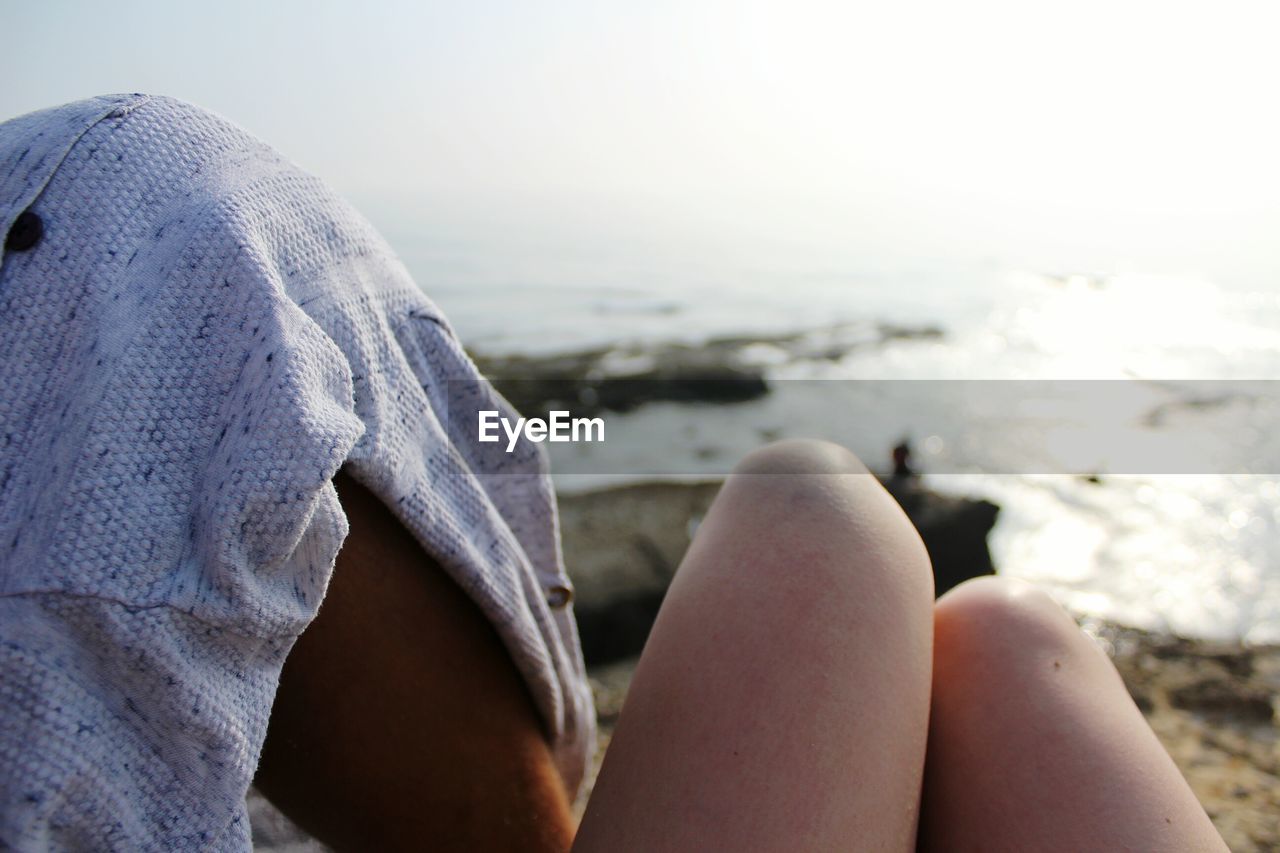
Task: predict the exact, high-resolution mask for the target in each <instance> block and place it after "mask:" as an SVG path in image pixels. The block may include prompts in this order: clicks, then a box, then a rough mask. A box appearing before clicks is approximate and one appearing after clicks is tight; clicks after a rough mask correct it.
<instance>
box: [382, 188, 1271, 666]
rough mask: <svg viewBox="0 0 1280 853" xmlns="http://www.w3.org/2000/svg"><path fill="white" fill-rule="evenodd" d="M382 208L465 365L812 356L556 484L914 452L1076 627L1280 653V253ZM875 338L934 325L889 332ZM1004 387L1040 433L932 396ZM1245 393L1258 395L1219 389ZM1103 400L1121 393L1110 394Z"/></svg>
mask: <svg viewBox="0 0 1280 853" xmlns="http://www.w3.org/2000/svg"><path fill="white" fill-rule="evenodd" d="M373 208H374V209H373V210H372V211H370V213H371V215H372V217H373V219H374V221H375V223H376V224H378V225H379V226H380V227H381V228H382V229H383V231H384V233H386V234H387V236H388V238H389V239H390V240H391V242H392V244H393V245H394V246H395V248H396V249H397V251H398V252H399V253H400V254H401V256H402V258H403V259H404V260H405V262H406V264H407V265H408V266H409V268H410V271H411V272H412V273H413V274H414V276H415V278H416V279H417V280H418V282H419V283H420V284H421V285H422V286H423V287H424V289H425V290H427V292H428V293H429V294H430V295H431V296H432V298H433V299H435V300H436V302H437V303H438V304H439V305H440V306H441V307H442V308H443V309H444V311H445V312H446V314H447V315H448V316H449V318H450V320H451V322H452V323H453V325H454V326H455V328H456V329H457V331H458V333H459V335H460V336H461V337H462V339H463V341H464V343H465V344H466V345H467V346H468V347H469V348H470V349H472V350H473V351H475V352H481V353H488V354H510V353H526V354H546V353H559V352H572V351H576V350H583V349H588V348H595V347H613V346H622V345H625V346H627V347H628V348H629V351H630V352H631V353H632V356H630V357H632V358H634V357H635V356H634V353H635V352H637V351H638V352H641V353H643V352H644V351H645V349H646V348H647V347H653V346H656V345H660V344H664V343H670V342H675V341H680V342H687V343H694V344H696V343H698V342H699V341H705V340H710V339H715V338H723V337H738V336H761V337H762V338H771V337H775V336H779V335H789V334H798V335H802V336H807V338H806V339H807V340H809V341H811V342H813V343H814V344H815V345H814V346H812V347H808V348H805V347H800V348H798V349H797V348H786V347H777V346H772V345H769V344H762V345H760V346H759V347H756V348H754V349H752V350H749V351H748V352H747V357H748V358H749V359H751V360H754V361H755V363H757V364H760V365H763V366H764V367H765V369H766V375H767V376H768V377H769V379H770V380H771V386H772V388H773V389H774V390H773V393H771V394H770V395H769V397H768V398H766V399H764V400H761V401H754V402H752V403H748V404H740V405H732V406H689V405H683V406H681V405H675V404H650V405H648V406H645V407H642V408H641V409H640V410H638V411H636V412H633V413H629V414H627V415H610V416H608V417H607V419H606V422H607V429H608V434H607V437H606V447H607V448H608V449H605V450H602V449H601V448H600V447H594V448H585V449H584V448H583V447H581V446H578V447H568V446H552V448H551V449H552V460H553V469H555V470H558V471H560V472H561V473H560V474H558V475H557V476H558V478H559V481H560V482H559V485H560V487H561V488H563V489H583V488H591V487H593V486H598V485H603V484H605V483H606V482H617V481H625V480H628V479H638V478H642V477H643V476H645V472H654V471H667V472H677V471H678V472H679V473H680V474H681V475H685V476H690V477H697V476H711V475H717V474H722V473H723V472H724V471H725V470H727V469H728V467H729V466H731V465H732V461H733V459H734V458H736V457H737V456H738V455H740V454H741V452H744V451H745V450H746V449H749V448H750V447H752V446H756V445H758V444H760V443H762V442H764V441H766V440H769V439H772V438H778V437H783V436H791V435H819V436H822V437H827V438H833V439H835V440H838V441H842V442H844V443H845V444H847V445H849V446H852V447H853V449H854V450H855V451H857V452H858V453H859V454H860V455H861V456H862V457H863V458H864V460H866V461H867V462H868V463H869V464H871V465H872V466H873V467H876V466H877V465H881V463H884V464H885V465H887V462H888V449H889V448H890V447H891V446H892V445H893V444H894V443H895V442H897V441H898V440H900V439H901V438H903V437H909V438H910V439H911V441H912V446H913V448H914V459H915V461H916V463H917V466H918V467H919V468H920V469H921V470H922V472H923V476H924V477H925V480H926V482H927V483H928V484H929V485H930V486H932V487H933V488H935V489H937V490H939V491H944V492H952V493H956V494H965V495H975V496H985V497H989V498H991V499H992V500H994V501H995V502H997V503H998V504H999V505H1000V506H1001V514H1000V518H999V521H998V524H997V527H996V530H995V531H994V533H993V536H992V539H991V545H992V550H993V556H994V559H995V562H996V565H997V567H998V570H999V571H1000V572H1001V573H1002V574H1007V575H1011V576H1018V577H1024V578H1029V579H1034V580H1035V581H1037V582H1039V583H1042V584H1044V585H1046V586H1047V587H1048V588H1049V589H1050V590H1051V591H1052V592H1053V593H1054V594H1055V596H1056V597H1058V598H1059V600H1061V601H1062V602H1064V603H1065V604H1067V605H1068V606H1069V607H1071V608H1072V609H1074V610H1076V611H1078V612H1081V613H1084V614H1089V615H1094V616H1098V617H1103V618H1110V619H1114V620H1118V621H1120V622H1124V623H1127V624H1131V625H1136V626H1139V627H1147V628H1154V629H1162V630H1168V631H1173V632H1176V633H1179V634H1184V635H1190V636H1202V637H1215V638H1232V639H1243V640H1246V641H1249V642H1280V464H1277V463H1276V460H1277V458H1280V445H1277V441H1278V440H1280V429H1276V430H1272V429H1270V425H1271V424H1273V423H1276V424H1280V413H1278V412H1277V408H1276V402H1277V397H1278V396H1280V395H1277V394H1274V393H1272V392H1271V391H1270V385H1269V382H1267V381H1266V380H1280V274H1277V270H1280V252H1274V253H1270V252H1268V250H1267V244H1266V243H1265V242H1260V241H1258V240H1253V241H1242V242H1241V243H1240V244H1239V245H1233V244H1231V243H1229V242H1227V243H1226V244H1225V245H1224V240H1225V239H1226V238H1224V237H1223V234H1224V233H1226V232H1225V231H1223V230H1218V231H1214V232H1213V233H1210V234H1208V235H1207V236H1206V234H1205V226H1204V223H1196V222H1192V223H1183V226H1185V227H1184V228H1183V229H1182V231H1177V229H1174V230H1173V231H1171V232H1170V233H1169V234H1167V235H1164V236H1163V237H1160V238H1159V239H1156V238H1150V235H1148V239H1145V240H1135V241H1133V243H1132V244H1133V245H1138V246H1139V248H1137V249H1134V250H1132V251H1129V250H1126V248H1125V246H1120V247H1118V248H1117V247H1114V246H1107V245H1104V244H1105V241H1103V240H1094V241H1092V242H1088V241H1082V242H1081V243H1080V244H1078V245H1069V244H1046V245H1043V246H1040V245H1032V244H1033V243H1034V242H1035V241H1034V240H1027V239H1024V238H1018V239H1016V240H1010V241H1007V242H1005V243H1001V241H1000V240H998V239H991V240H987V241H985V242H983V241H981V240H977V241H974V245H970V244H968V243H966V241H965V240H964V239H962V237H963V235H960V236H958V237H956V238H955V239H951V240H937V239H931V240H925V239H921V240H918V241H913V240H912V239H910V238H905V237H903V236H902V233H901V231H902V230H903V226H901V224H899V228H898V231H897V232H895V231H894V230H893V229H889V230H887V231H880V232H877V233H875V234H872V235H870V236H868V235H866V234H860V233H856V232H850V234H849V236H848V238H847V239H842V238H840V236H839V235H838V234H836V235H834V236H833V235H832V234H829V233H828V234H824V235H823V236H822V237H820V238H814V239H809V240H806V239H794V238H793V239H784V238H781V237H777V238H771V237H769V236H768V235H766V236H761V230H760V229H756V230H755V231H752V230H751V229H749V228H737V229H736V230H735V228H734V227H719V228H712V227H703V228H701V229H700V228H695V227H690V228H688V229H685V228H682V227H680V224H679V223H675V224H663V223H662V222H661V218H660V217H653V216H650V217H648V218H646V217H644V216H639V215H632V216H623V215H617V216H612V215H606V214H604V213H602V214H601V215H600V216H599V217H598V218H596V217H592V216H591V215H590V211H589V210H586V211H584V209H583V208H582V207H578V208H575V209H574V211H573V215H568V216H564V217H559V216H557V215H554V214H547V215H545V216H540V215H537V214H535V213H530V212H528V210H524V209H522V210H517V211H514V212H513V211H511V210H505V209H502V208H501V206H489V207H483V206H482V207H480V208H473V209H467V210H463V211H461V212H460V211H459V210H458V209H456V208H450V207H449V206H441V205H439V204H436V205H432V204H426V203H424V204H422V205H420V206H418V205H415V204H414V203H413V201H412V200H410V201H408V202H406V201H403V200H402V201H400V202H397V203H395V204H391V203H385V204H381V205H378V204H375V205H373ZM366 210H368V205H366ZM655 222H657V223H658V224H656V225H655ZM722 224H723V223H722ZM1120 230H1121V232H1122V233H1128V232H1123V229H1120ZM1086 243H1087V245H1086ZM886 325H887V326H892V327H894V328H899V329H924V328H933V329H936V330H938V331H939V332H940V334H938V335H936V336H923V337H890V338H889V339H887V340H886V339H884V336H883V329H884V327H885V326H886ZM833 351H834V352H837V353H843V354H842V355H838V356H837V357H832V352H833ZM814 352H820V353H821V355H818V356H811V355H806V353H814ZM919 380H932V382H924V383H920V384H916V385H913V384H912V383H913V382H917V381H919ZM965 380H969V381H972V380H984V381H987V383H988V384H987V385H981V384H977V385H972V384H971V385H963V384H962V381H965ZM1008 380H1018V381H1019V383H1021V384H1020V385H1018V386H1017V387H1019V388H1021V389H1023V390H1021V391H1020V392H1019V394H1020V395H1021V397H1023V398H1026V397H1028V396H1031V397H1035V399H1034V400H1030V401H1027V400H1025V399H1024V400H1023V401H1021V402H1025V403H1027V405H1029V406H1031V408H1032V410H1033V411H1032V414H1030V415H1027V414H1026V412H1024V411H1023V407H1022V406H1021V403H1020V404H1019V405H1018V406H1011V407H1009V408H1008V410H1007V411H1006V412H1004V413H997V414H996V415H995V416H993V414H992V412H991V411H990V410H989V408H988V409H987V410H983V411H978V408H979V407H973V411H972V412H970V411H969V408H970V407H969V406H968V405H967V401H968V400H969V398H971V397H973V396H974V394H975V393H976V394H977V396H984V397H989V396H990V394H988V393H987V392H986V391H977V392H972V393H971V392H969V391H966V392H965V393H963V394H961V393H959V392H957V395H955V396H953V395H951V394H950V393H948V392H947V391H943V392H939V391H938V389H939V388H946V389H950V388H957V389H958V388H966V389H971V388H987V387H991V388H994V387H1015V386H1012V385H1010V386H998V385H997V384H996V383H998V382H1001V381H1008ZM1086 380H1087V382H1086ZM1243 380H1263V381H1261V382H1254V383H1253V384H1246V385H1244V386H1241V385H1233V384H1231V382H1233V381H1234V382H1240V381H1243ZM1104 382H1113V383H1120V384H1116V385H1113V386H1103V385H1101V384H1100V383H1104ZM822 383H828V384H822ZM946 383H954V384H952V385H948V384H946ZM1041 386H1042V387H1043V393H1040V392H1039V391H1037V392H1036V393H1033V394H1031V393H1028V392H1027V391H1026V390H1025V389H1026V388H1040V387H1041ZM1100 387H1111V388H1123V389H1124V391H1123V392H1122V393H1120V394H1118V395H1113V396H1115V397H1116V399H1115V400H1114V401H1113V402H1107V399H1109V398H1106V395H1103V396H1102V397H1098V396H1097V394H1096V393H1094V391H1096V389H1097V388H1100ZM1081 388H1084V389H1086V390H1085V392H1084V393H1085V395H1086V396H1088V397H1089V400H1088V401H1087V402H1085V403H1081V402H1080V400H1079V399H1078V395H1079V394H1080V393H1081V391H1080V389H1081ZM1242 388H1243V389H1244V390H1242ZM913 389H919V390H918V391H915V392H913ZM1100 400H1101V402H1100ZM943 415H945V417H943ZM1004 415H1007V417H1005V416H1004ZM1099 421H1109V422H1114V426H1115V430H1116V431H1115V432H1114V433H1107V435H1110V436H1113V438H1105V437H1104V438H1098V437H1097V436H1096V435H1093V434H1088V433H1081V432H1080V430H1081V428H1082V427H1087V426H1089V425H1091V424H1095V423H1097V422H1099ZM1082 435H1083V436H1084V437H1081V436H1082ZM1073 436H1074V439H1073ZM1200 439H1203V441H1200ZM1153 448H1154V449H1153ZM1149 451H1150V453H1149V454H1148V452H1149ZM584 453H585V454H595V457H594V459H595V462H594V463H593V464H592V465H584V464H582V458H583V456H582V455H583V454H584ZM610 453H612V454H614V455H615V456H614V457H608V456H607V454H610ZM601 454H605V455H606V456H605V461H601ZM624 457H625V458H624ZM673 460H674V461H673ZM583 472H590V473H583ZM1085 473H1087V474H1090V475H1093V476H1082V474H1085Z"/></svg>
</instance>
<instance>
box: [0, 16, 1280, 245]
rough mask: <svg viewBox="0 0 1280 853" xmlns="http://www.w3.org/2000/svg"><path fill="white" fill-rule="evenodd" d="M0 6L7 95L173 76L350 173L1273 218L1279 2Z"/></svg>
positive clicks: (856, 224) (752, 215)
mask: <svg viewBox="0 0 1280 853" xmlns="http://www.w3.org/2000/svg"><path fill="white" fill-rule="evenodd" d="M4 2H6V3H10V2H14V0H4ZM14 5H15V9H14V10H13V13H12V14H9V15H6V16H5V19H6V28H7V29H8V32H7V34H6V35H7V36H8V37H7V38H6V39H5V45H6V48H5V51H4V52H3V55H2V56H0V72H2V73H3V79H5V80H6V81H9V82H8V85H6V86H4V87H3V88H0V119H2V118H7V117H11V116H14V115H18V114H21V113H23V112H26V111H29V110H32V109H37V108H40V107H43V106H49V105H52V104H56V103H61V102H65V101H68V100H73V99H76V98H80V97H84V96H88V95H92V94H100V93H105V92H116V91H147V92H154V93H164V94H170V95H174V96H177V97H180V98H183V99H186V100H189V101H193V102H195V103H198V104H201V105H203V106H205V107H208V108H211V109H213V110H215V111H217V112H220V113H222V114H224V115H226V116H228V117H230V118H232V119H233V120H235V121H237V122H238V123H240V124H242V125H244V126H245V127H247V128H248V129H250V130H251V131H253V132H255V133H256V134H258V135H259V136H261V137H263V138H264V139H266V140H267V141H269V142H270V143H272V144H273V145H275V146H276V147H277V148H279V149H281V150H282V151H283V152H284V153H286V154H287V155H289V156H290V157H292V158H293V159H295V160H296V161H298V162H299V163H301V164H302V165H303V166H305V167H306V168H309V169H311V170H312V171H315V172H317V173H319V174H321V175H322V176H323V177H325V178H327V179H328V180H330V181H331V182H333V183H334V184H335V185H336V186H337V187H338V188H339V189H340V190H343V191H345V192H347V193H349V194H352V195H353V196H356V197H372V196H378V195H381V196H384V197H389V196H397V197H401V198H405V199H409V200H410V201H409V203H412V200H414V199H426V198H430V199H444V198H462V199H466V198H480V197H487V198H506V199H513V200H517V201H513V204H517V203H518V200H520V199H536V198H546V197H552V196H554V197H560V198H573V199H578V201H577V202H574V203H573V204H575V205H576V207H574V210H575V211H576V213H577V215H578V216H579V218H580V219H583V220H589V219H590V213H591V210H592V204H594V203H595V202H589V201H583V199H603V200H607V202H601V203H608V204H614V205H618V204H629V205H633V206H635V207H637V208H647V209H651V210H653V209H658V210H664V211H670V212H673V213H681V214H683V215H693V214H696V215H698V216H701V217H703V218H704V219H709V220H718V221H721V222H726V223H729V224H731V225H734V226H737V227H741V228H743V229H746V230H748V231H749V230H750V229H752V228H755V229H757V230H760V231H769V232H772V233H778V232H780V231H781V232H788V233H794V234H796V235H813V238H814V239H815V240H818V241H821V240H823V239H828V238H829V237H830V235H835V234H839V233H846V232H848V231H850V230H858V229H868V228H870V229H873V230H874V229H875V228H879V229H880V230H881V231H884V232H885V233H888V232H891V231H892V230H893V228H892V227H888V226H885V225H884V223H885V222H889V223H893V222H897V223H899V224H901V225H903V227H914V228H919V229H921V230H928V229H933V230H935V231H937V232H939V233H941V234H945V235H949V236H950V238H951V239H953V240H955V241H957V242H960V241H965V240H969V239H971V238H973V237H974V235H976V234H979V233H981V234H983V235H985V237H984V239H989V240H994V241H996V242H999V241H1000V239H1003V238H1001V237H1000V236H999V235H1000V234H1007V235H1012V236H1009V237H1008V240H1009V241H1012V242H1016V241H1017V240H1018V239H1024V238H1025V239H1033V238H1034V237H1035V236H1036V235H1037V234H1043V233H1046V232H1050V231H1053V232H1055V233H1063V234H1074V235H1078V237H1079V240H1080V241H1082V242H1095V243H1097V242H1105V241H1108V240H1116V239H1120V240H1127V241H1129V242H1131V243H1133V242H1135V241H1136V242H1139V243H1140V242H1141V241H1142V240H1162V239H1166V238H1165V237H1163V236H1161V235H1164V234H1167V233H1175V232H1176V233H1179V234H1181V233H1188V234H1204V235H1205V240H1207V241H1208V246H1207V250H1211V251H1215V252H1220V253H1221V252H1231V251H1240V252H1245V253H1253V254H1257V253H1260V252H1264V251H1266V247H1267V246H1268V245H1269V243H1270V241H1271V235H1272V234H1274V233H1275V228H1276V227H1277V226H1278V225H1280V155H1277V153H1276V152H1280V111H1278V110H1277V109H1276V108H1275V94H1276V84H1277V82H1278V81H1280V51H1277V50H1275V49H1274V36H1275V33H1276V32H1277V31H1278V29H1277V25H1278V24H1280V7H1277V6H1276V4H1274V3H1263V2H1249V3H1233V2H1230V0H1225V2H1174V0H1163V2H1126V0H1108V2H1095V0H1076V2H1072V3H1054V4H1047V3H1029V2H1006V0H973V1H972V2H967V3H918V2H895V3H889V2H875V3H858V2H835V0H831V2H826V1H825V0H789V2H773V3H766V2H758V0H738V2H731V1H730V0H648V2H645V3H627V4H624V3H613V2H601V0H594V1H593V0H548V2H539V3H528V2H513V1H511V0H508V2H502V0H469V2H465V3H459V2H456V1H455V2H434V0H417V2H398V1H397V0H387V2H377V3H374V2H366V3H360V4H357V3H353V2H326V0H309V2H298V0H277V2H245V0H227V2H219V3H216V4H215V3H199V4H197V3H174V2H163V3H162V2H139V1H138V0H120V1H119V2H113V3H109V4H104V3H96V2H72V0H42V2H40V3H25V4H21V5H20V6H18V5H17V4H16V3H14ZM1166 226H1167V227H1169V228H1172V229H1173V231H1172V232H1170V231H1167V230H1162V229H1165V228H1166ZM827 232H830V233H829V234H827ZM824 234H827V236H824ZM1152 235H1155V236H1152ZM1215 241H1216V242H1215ZM1223 241H1226V242H1225V243H1223ZM1233 241H1234V242H1233ZM1166 242H1167V239H1166ZM1273 254H1274V253H1273Z"/></svg>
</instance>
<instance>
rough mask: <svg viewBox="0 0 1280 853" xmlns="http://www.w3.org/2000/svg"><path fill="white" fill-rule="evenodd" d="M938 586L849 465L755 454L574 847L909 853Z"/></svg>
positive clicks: (662, 633)
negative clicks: (935, 588)
mask: <svg viewBox="0 0 1280 853" xmlns="http://www.w3.org/2000/svg"><path fill="white" fill-rule="evenodd" d="M932 601H933V585H932V574H931V572H930V568H929V560H928V557H927V555H926V553H925V550H924V547H923V545H922V544H921V542H920V538H919V536H918V535H917V534H916V531H915V529H914V528H913V527H912V526H911V524H910V522H908V521H907V519H906V516H904V515H903V513H902V511H901V509H899V507H898V505H897V504H896V503H895V502H894V501H893V499H892V498H891V497H890V496H889V495H888V494H887V493H886V492H885V491H884V490H883V489H882V488H881V487H880V485H879V483H878V482H877V481H876V479H875V478H874V477H873V476H871V475H870V474H868V473H867V471H866V469H865V468H864V467H863V466H862V465H861V463H859V462H858V460H857V459H855V458H854V457H853V456H852V455H851V454H850V453H848V452H847V451H845V450H843V449H841V448H839V447H835V446H834V445H828V444H820V443H814V442H787V443H783V444H780V445H774V446H771V447H768V448H765V449H764V450H762V451H757V452H756V453H753V454H752V455H750V456H749V457H747V459H746V460H745V461H744V462H743V463H742V464H741V465H740V466H739V467H738V469H737V470H736V471H735V473H734V474H733V476H732V477H730V478H729V480H728V481H727V482H726V484H725V486H724V488H723V489H722V491H721V493H720V495H719V496H718V497H717V498H716V501H715V504H714V505H713V506H712V508H711V510H710V512H709V513H708V515H707V518H706V520H705V521H704V522H703V524H702V526H701V528H700V529H699V530H698V534H697V536H696V538H695V540H694V543H693V546H692V548H691V549H690V551H689V553H688V555H687V556H686V557H685V559H684V562H683V563H682V564H681V566H680V570H679V571H678V572H677V574H676V577H675V580H674V582H673V583H672V586H671V589H670V591H669V592H668V593H667V598H666V601H665V603H664V604H663V607H662V611H661V613H660V614H659V616H658V620H657V623H656V624H655V626H654V629H653V633H652V634H651V636H650V638H649V642H648V644H647V645H646V646H645V650H644V654H643V655H642V657H641V659H640V663H639V665H638V667H637V669H636V673H635V678H634V680H633V682H632V685H631V691H630V693H629V695H628V697H627V701H626V705H625V707H624V709H623V712H622V716H621V719H620V720H619V723H618V728H617V731H616V733H615V735H614V737H613V743H612V745H611V746H610V748H609V752H608V755H607V757H606V758H605V762H604V766H603V768H602V770H601V774H600V778H599V780H598V781H597V783H596V787H595V791H594V793H593V795H592V797H591V801H590V803H589V804H588V806H587V811H586V815H585V817H584V818H583V823H582V827H581V829H580V831H579V834H578V837H577V840H576V842H575V847H576V849H581V850H607V851H613V850H654V851H657V850H717V849H720V850H734V851H739V850H825V849H837V848H839V849H850V848H856V849H863V850H912V849H913V848H914V843H915V833H916V823H917V814H918V807H919V794H920V784H921V773H922V769H923V763H924V756H925V734H926V729H927V719H928V709H929V684H930V658H931V647H932V645H931V636H932V610H931V606H932Z"/></svg>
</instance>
